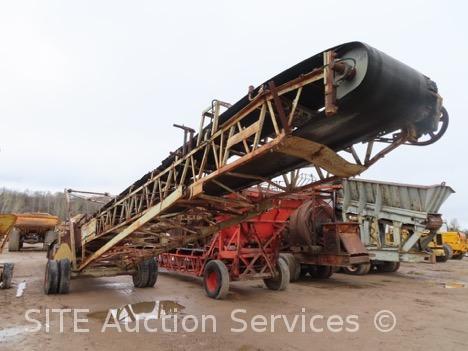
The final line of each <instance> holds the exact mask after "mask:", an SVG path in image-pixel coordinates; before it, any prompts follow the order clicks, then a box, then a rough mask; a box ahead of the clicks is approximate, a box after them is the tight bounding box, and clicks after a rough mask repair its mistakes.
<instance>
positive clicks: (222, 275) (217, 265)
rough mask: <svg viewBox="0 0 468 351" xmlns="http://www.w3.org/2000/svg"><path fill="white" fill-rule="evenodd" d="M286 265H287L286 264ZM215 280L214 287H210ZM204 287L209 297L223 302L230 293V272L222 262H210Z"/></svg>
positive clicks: (204, 276) (205, 274)
mask: <svg viewBox="0 0 468 351" xmlns="http://www.w3.org/2000/svg"><path fill="white" fill-rule="evenodd" d="M285 265H286V264H285ZM211 279H215V281H214V283H215V285H214V286H210V285H211V284H212V283H213V282H212V281H211ZM203 287H204V288H205V293H206V295H207V296H208V297H211V298H212V299H217V300H222V299H224V298H225V297H226V296H227V294H228V293H229V271H228V269H227V267H226V265H225V264H224V262H222V261H220V260H212V261H209V262H208V263H207V264H206V265H205V268H204V270H203Z"/></svg>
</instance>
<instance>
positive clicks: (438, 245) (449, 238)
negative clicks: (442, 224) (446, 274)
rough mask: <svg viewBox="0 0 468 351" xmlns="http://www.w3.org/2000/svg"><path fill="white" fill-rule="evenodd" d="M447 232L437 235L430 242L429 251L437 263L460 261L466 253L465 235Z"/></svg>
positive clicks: (457, 232) (467, 249)
mask: <svg viewBox="0 0 468 351" xmlns="http://www.w3.org/2000/svg"><path fill="white" fill-rule="evenodd" d="M446 229H447V231H444V232H440V233H437V234H436V236H435V237H434V239H433V240H432V242H431V245H430V247H431V249H432V251H433V252H434V254H435V256H436V260H437V261H438V262H446V261H448V260H450V259H454V260H462V259H463V257H464V256H465V254H466V253H467V252H468V242H467V239H466V234H465V233H462V232H459V231H449V230H448V228H446Z"/></svg>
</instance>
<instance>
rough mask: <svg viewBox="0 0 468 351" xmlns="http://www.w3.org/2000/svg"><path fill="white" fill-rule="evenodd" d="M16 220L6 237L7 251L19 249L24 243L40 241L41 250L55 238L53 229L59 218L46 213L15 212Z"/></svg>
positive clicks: (45, 249) (46, 247) (55, 234)
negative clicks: (7, 237)
mask: <svg viewBox="0 0 468 351" xmlns="http://www.w3.org/2000/svg"><path fill="white" fill-rule="evenodd" d="M15 216H16V222H15V226H14V228H13V229H12V230H11V232H10V235H9V239H8V250H9V251H20V250H21V248H22V247H23V244H24V243H27V244H37V243H42V245H43V247H42V248H43V250H44V251H47V249H48V247H49V245H50V244H51V243H52V242H54V240H56V239H57V233H56V231H55V228H56V226H57V225H58V224H59V218H58V217H57V216H52V215H50V214H48V213H20V214H15Z"/></svg>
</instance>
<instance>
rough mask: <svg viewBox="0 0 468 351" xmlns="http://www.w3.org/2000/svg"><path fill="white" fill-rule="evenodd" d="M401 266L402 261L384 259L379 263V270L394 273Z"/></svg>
mask: <svg viewBox="0 0 468 351" xmlns="http://www.w3.org/2000/svg"><path fill="white" fill-rule="evenodd" d="M399 268H400V262H393V261H384V262H383V264H380V265H378V271H379V272H382V273H394V272H396V271H397V270H398V269H399Z"/></svg>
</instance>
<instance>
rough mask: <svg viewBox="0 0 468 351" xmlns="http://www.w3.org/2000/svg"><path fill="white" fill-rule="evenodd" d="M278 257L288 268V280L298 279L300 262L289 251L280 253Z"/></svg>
mask: <svg viewBox="0 0 468 351" xmlns="http://www.w3.org/2000/svg"><path fill="white" fill-rule="evenodd" d="M279 258H280V259H282V260H284V261H285V262H286V264H287V265H288V268H289V281H290V282H295V281H298V280H299V277H300V276H301V264H300V262H299V261H298V260H297V259H296V257H294V255H293V254H290V253H280V255H279Z"/></svg>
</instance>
